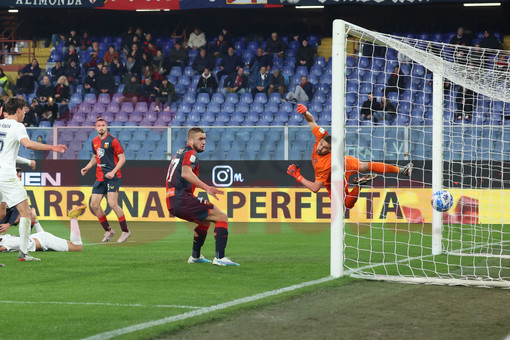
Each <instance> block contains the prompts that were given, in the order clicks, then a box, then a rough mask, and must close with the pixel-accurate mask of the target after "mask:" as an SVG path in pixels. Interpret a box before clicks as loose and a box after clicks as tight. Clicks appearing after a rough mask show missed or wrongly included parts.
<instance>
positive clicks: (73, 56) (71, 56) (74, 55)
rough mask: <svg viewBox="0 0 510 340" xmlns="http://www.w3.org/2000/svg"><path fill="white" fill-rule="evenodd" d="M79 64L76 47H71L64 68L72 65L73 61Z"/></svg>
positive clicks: (65, 58)
mask: <svg viewBox="0 0 510 340" xmlns="http://www.w3.org/2000/svg"><path fill="white" fill-rule="evenodd" d="M73 60H74V61H75V62H76V63H79V59H78V53H77V52H76V48H75V47H74V45H70V46H69V50H68V51H67V52H66V53H65V54H64V66H67V65H71V61H73Z"/></svg>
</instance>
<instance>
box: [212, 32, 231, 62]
mask: <svg viewBox="0 0 510 340" xmlns="http://www.w3.org/2000/svg"><path fill="white" fill-rule="evenodd" d="M228 48H229V44H228V43H227V41H226V40H225V36H224V35H223V34H222V33H220V34H219V35H218V38H217V39H216V41H215V42H213V43H211V44H210V45H209V51H211V53H212V54H213V56H214V57H215V58H220V57H222V56H224V55H226V54H227V53H228Z"/></svg>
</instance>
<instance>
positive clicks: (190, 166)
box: [166, 127, 239, 266]
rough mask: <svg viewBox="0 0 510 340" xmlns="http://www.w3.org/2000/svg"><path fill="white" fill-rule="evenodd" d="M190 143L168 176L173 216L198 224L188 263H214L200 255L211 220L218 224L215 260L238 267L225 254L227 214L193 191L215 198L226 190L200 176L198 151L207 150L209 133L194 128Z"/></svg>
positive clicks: (180, 151) (190, 134)
mask: <svg viewBox="0 0 510 340" xmlns="http://www.w3.org/2000/svg"><path fill="white" fill-rule="evenodd" d="M187 138H188V142H187V144H186V146H185V147H183V148H180V149H179V150H177V152H176V153H175V156H174V157H173V158H172V162H171V163H170V166H169V167H168V173H167V176H166V204H167V207H168V210H169V211H170V213H171V214H172V215H173V216H176V217H179V218H182V219H183V220H186V221H189V222H192V223H196V225H197V226H196V228H195V231H194V233H193V250H192V252H191V256H190V257H189V259H188V263H211V261H210V260H208V259H206V258H205V257H204V256H203V255H201V253H200V250H201V249H202V245H203V244H204V242H205V238H206V237H207V230H209V226H210V224H211V222H213V223H214V224H215V228H214V237H215V239H216V257H215V258H214V260H213V261H212V263H213V264H214V265H217V266H238V265H239V264H237V263H235V262H232V261H231V260H230V259H229V258H228V257H226V256H225V248H226V246H227V239H228V217H227V215H226V214H225V213H224V212H223V211H221V210H220V209H219V208H218V207H216V206H214V205H213V204H211V203H210V202H208V201H207V200H204V199H202V198H201V197H200V198H199V197H196V196H195V195H194V194H193V193H194V191H195V188H196V187H198V188H200V189H203V190H205V191H206V192H207V194H209V195H211V196H212V197H214V198H215V199H218V196H217V195H222V194H223V191H221V190H218V189H216V188H215V187H211V186H209V185H207V184H205V183H204V182H202V181H201V180H200V179H199V178H198V173H199V166H198V158H197V154H198V153H201V152H203V151H204V149H205V139H206V135H205V132H204V130H202V129H201V128H199V127H194V128H191V129H189V130H188V136H187Z"/></svg>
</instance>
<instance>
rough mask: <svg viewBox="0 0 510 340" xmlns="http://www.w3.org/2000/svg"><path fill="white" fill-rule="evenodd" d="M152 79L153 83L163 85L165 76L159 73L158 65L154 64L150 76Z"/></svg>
mask: <svg viewBox="0 0 510 340" xmlns="http://www.w3.org/2000/svg"><path fill="white" fill-rule="evenodd" d="M150 78H152V80H153V82H155V83H156V84H161V81H162V80H163V78H164V77H163V75H162V74H161V73H159V68H158V65H157V64H152V74H151V76H150Z"/></svg>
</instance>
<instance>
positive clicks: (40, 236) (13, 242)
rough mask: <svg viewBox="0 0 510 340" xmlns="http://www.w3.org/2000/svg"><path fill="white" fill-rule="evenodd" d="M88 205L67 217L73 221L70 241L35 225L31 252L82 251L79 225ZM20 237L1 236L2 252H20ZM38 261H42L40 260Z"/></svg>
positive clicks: (30, 242) (0, 250)
mask: <svg viewBox="0 0 510 340" xmlns="http://www.w3.org/2000/svg"><path fill="white" fill-rule="evenodd" d="M86 208H87V206H86V205H82V206H79V207H77V208H74V209H72V210H70V211H69V212H68V213H67V216H69V218H70V219H71V221H70V224H71V235H70V237H69V239H70V241H67V240H64V239H63V238H60V237H57V236H55V235H53V234H51V233H49V232H47V231H44V229H43V228H42V227H41V225H40V224H39V222H38V221H36V222H35V224H34V229H35V231H36V232H35V233H34V234H31V235H30V237H29V242H28V250H29V251H47V250H53V251H81V249H82V247H83V245H82V241H81V233H80V226H79V224H78V216H80V215H82V214H83V212H84V211H85V209H86ZM20 243H21V242H20V238H19V236H12V235H9V234H6V235H0V252H14V251H18V250H19V247H20ZM37 261H40V260H39V259H38V260H37Z"/></svg>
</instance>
